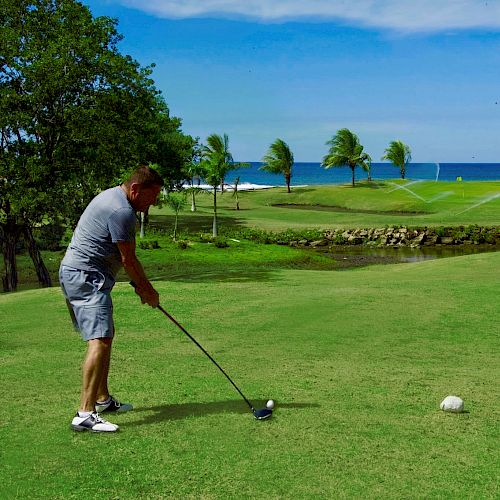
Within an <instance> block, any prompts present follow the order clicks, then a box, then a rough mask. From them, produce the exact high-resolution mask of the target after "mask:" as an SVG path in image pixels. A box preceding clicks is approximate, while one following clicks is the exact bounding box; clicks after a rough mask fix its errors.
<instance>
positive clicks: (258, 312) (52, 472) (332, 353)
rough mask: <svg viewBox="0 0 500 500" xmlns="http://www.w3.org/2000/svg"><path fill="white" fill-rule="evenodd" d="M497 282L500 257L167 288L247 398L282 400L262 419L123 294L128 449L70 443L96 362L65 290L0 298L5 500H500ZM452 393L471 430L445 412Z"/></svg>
mask: <svg viewBox="0 0 500 500" xmlns="http://www.w3.org/2000/svg"><path fill="white" fill-rule="evenodd" d="M221 250H224V249H221ZM235 262H236V260H235V261H231V260H228V263H227V269H228V270H231V267H232V266H233V265H235V264H234V263H235ZM499 268H500V253H498V252H497V253H489V254H480V255H473V256H467V257H459V258H454V259H441V260H434V261H426V262H421V263H415V264H401V265H390V266H374V267H370V268H363V269H357V270H350V271H345V272H325V271H324V270H322V271H314V270H312V271H311V270H304V269H299V270H293V269H284V270H273V269H270V270H268V271H267V280H266V281H265V282H263V281H262V280H261V279H260V276H258V274H257V275H256V278H255V279H252V278H251V273H250V272H248V273H246V274H245V273H243V272H242V276H241V279H240V280H239V279H237V278H238V276H237V275H238V272H239V271H241V268H240V267H238V266H236V267H235V272H234V276H233V278H234V279H232V280H224V279H222V280H220V279H210V280H200V281H197V282H190V281H186V282H184V281H182V280H175V281H161V282H158V283H157V285H158V288H159V290H160V292H161V296H162V303H163V305H164V306H165V307H166V308H167V309H169V310H171V312H172V313H173V314H174V315H175V316H176V317H177V318H178V320H179V321H180V322H181V323H183V324H184V325H185V326H186V327H187V328H188V330H189V331H190V332H191V333H192V334H193V335H194V336H195V337H196V338H197V339H198V340H199V341H200V342H201V343H202V344H203V345H204V346H205V347H206V348H207V349H208V350H209V352H211V353H212V354H213V355H214V357H215V358H216V359H217V360H218V361H219V362H220V363H221V364H222V366H224V367H225V368H226V369H227V371H228V372H229V373H230V375H231V376H232V377H233V378H234V379H235V380H236V381H237V383H238V384H239V385H240V386H241V388H242V389H243V391H244V392H245V394H246V395H248V397H249V398H250V399H252V400H254V401H256V402H257V403H258V404H263V402H264V401H265V400H266V399H267V398H269V397H272V398H274V399H275V400H276V401H277V409H276V411H275V414H274V416H273V418H272V419H271V420H270V421H266V422H257V421H255V420H254V419H253V417H252V416H251V415H250V413H249V412H248V411H247V408H246V406H245V404H244V403H243V402H242V401H240V399H239V398H238V396H237V394H236V393H235V391H234V389H233V388H232V387H231V386H230V385H229V383H228V382H227V380H226V379H225V378H224V377H223V376H222V375H221V374H220V373H219V372H218V371H217V369H216V368H215V367H214V366H212V364H211V363H210V362H209V361H208V360H207V359H206V358H205V357H204V356H203V355H202V354H201V353H200V352H199V351H198V350H197V349H196V347H195V346H194V345H193V344H192V343H191V342H190V341H189V340H187V339H185V337H183V336H182V333H180V332H179V331H177V330H176V329H175V327H174V326H173V325H171V324H170V323H169V322H168V321H167V320H166V318H165V317H163V316H162V315H161V314H160V313H158V312H156V311H153V310H151V309H149V308H147V307H146V306H141V305H140V304H139V302H138V300H137V298H136V296H135V295H134V293H133V291H132V289H131V288H130V287H129V286H128V285H126V284H125V283H119V284H117V287H116V291H115V292H114V296H115V299H114V303H115V311H116V323H117V331H118V333H117V338H116V342H115V352H114V359H113V365H112V373H111V384H112V388H113V390H114V391H115V393H116V395H117V396H119V397H122V398H125V399H126V400H127V401H130V402H133V403H134V404H135V405H136V409H135V410H134V411H133V412H131V413H129V414H126V415H117V416H116V417H115V419H114V420H115V421H116V422H117V423H118V424H120V426H121V431H120V433H118V434H116V435H91V434H75V433H72V432H71V431H70V430H69V422H70V419H71V417H72V411H73V410H74V409H75V408H76V407H77V405H78V399H79V394H78V392H79V382H80V380H79V365H80V363H81V359H82V356H83V348H84V346H83V343H82V342H81V341H80V340H79V339H78V338H77V336H76V335H75V334H74V333H72V331H71V328H70V323H69V319H68V315H67V311H66V309H65V305H64V303H63V300H62V298H61V295H60V292H59V290H58V289H56V288H53V289H45V290H28V291H22V292H19V293H15V294H3V295H0V309H1V311H2V322H1V323H0V379H1V381H2V383H1V385H0V395H1V400H2V402H3V404H2V410H1V416H0V443H1V446H0V463H1V467H0V485H1V486H0V496H1V497H2V498H82V497H85V498H102V497H105V498H169V497H170V498H185V497H187V498H248V497H270V498H280V497H281V498H314V497H317V498H361V497H363V498H402V497H405V498H409V497H411V498H414V497H417V498H440V497H452V498H457V497H470V498H498V497H499V495H500V489H499V484H500V475H499V471H500V458H499V454H498V449H497V448H498V442H499V440H500V429H499V426H498V422H499V419H500V410H499V405H498V404H497V402H498V400H499V399H500V390H499V385H498V380H499V378H500V366H499V364H498V359H499V355H500V348H499V343H498V323H499V315H498V282H499V279H498V278H499V274H498V269H499ZM449 394H456V395H459V396H461V397H463V398H464V400H465V404H466V409H467V413H463V414H459V415H454V414H446V413H443V412H441V411H440V410H439V402H440V401H441V399H442V398H444V397H445V396H446V395H449ZM103 489H104V491H105V493H104V494H103V493H102V490H103Z"/></svg>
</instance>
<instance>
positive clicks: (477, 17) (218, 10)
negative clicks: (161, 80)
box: [114, 0, 500, 32]
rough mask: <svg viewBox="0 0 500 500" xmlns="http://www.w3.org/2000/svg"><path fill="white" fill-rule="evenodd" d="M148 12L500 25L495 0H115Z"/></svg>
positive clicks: (416, 26) (409, 26) (398, 25)
mask: <svg viewBox="0 0 500 500" xmlns="http://www.w3.org/2000/svg"><path fill="white" fill-rule="evenodd" d="M114 1H115V2H117V3H121V4H122V5H126V6H129V7H132V8H135V9H138V10H142V11H144V12H148V13H150V14H153V15H156V16H159V17H165V18H173V19H183V18H190V17H223V18H236V19H238V18H249V19H254V20H257V21H260V22H283V21H288V20H336V21H340V22H345V23H347V24H350V25H352V24H355V25H358V26H365V27H377V28H386V29H391V30H395V31H403V32H425V31H443V30H452V29H474V28H486V29H493V30H497V29H500V2H499V0H356V1H353V0H306V1H304V0H244V1H243V0H148V1H144V0H114Z"/></svg>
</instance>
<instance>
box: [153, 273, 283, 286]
mask: <svg viewBox="0 0 500 500" xmlns="http://www.w3.org/2000/svg"><path fill="white" fill-rule="evenodd" d="M158 280H160V281H180V282H182V283H211V282H221V283H252V282H270V281H276V276H275V275H273V273H272V272H271V271H248V272H244V271H194V272H192V271H186V272H184V273H180V274H178V273H164V274H162V275H160V276H157V275H155V276H154V278H153V279H152V280H151V281H158Z"/></svg>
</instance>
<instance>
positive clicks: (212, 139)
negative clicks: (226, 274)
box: [202, 134, 239, 238]
mask: <svg viewBox="0 0 500 500" xmlns="http://www.w3.org/2000/svg"><path fill="white" fill-rule="evenodd" d="M202 158H203V160H202V167H203V178H204V179H205V181H206V182H207V184H209V185H210V186H212V188H213V190H214V191H213V194H214V218H213V224H212V234H213V237H214V238H215V237H216V236H217V188H218V187H219V186H220V185H221V183H222V182H224V178H225V177H226V175H227V173H228V172H229V170H232V169H233V168H235V167H238V166H239V165H235V164H234V163H233V157H232V155H231V153H230V152H229V137H228V136H227V134H224V135H223V136H221V135H218V134H212V135H209V136H208V137H207V145H206V146H204V147H203V152H202Z"/></svg>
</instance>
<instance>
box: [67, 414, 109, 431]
mask: <svg viewBox="0 0 500 500" xmlns="http://www.w3.org/2000/svg"><path fill="white" fill-rule="evenodd" d="M71 428H72V429H73V430H74V431H77V432H82V431H92V432H116V431H117V430H118V429H119V427H118V426H117V425H116V424H112V423H111V422H108V421H106V420H104V419H103V418H101V417H100V416H99V414H98V413H97V412H96V411H94V412H92V413H91V414H90V415H88V416H87V417H80V416H79V415H78V412H76V415H75V417H74V418H73V421H72V422H71Z"/></svg>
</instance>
